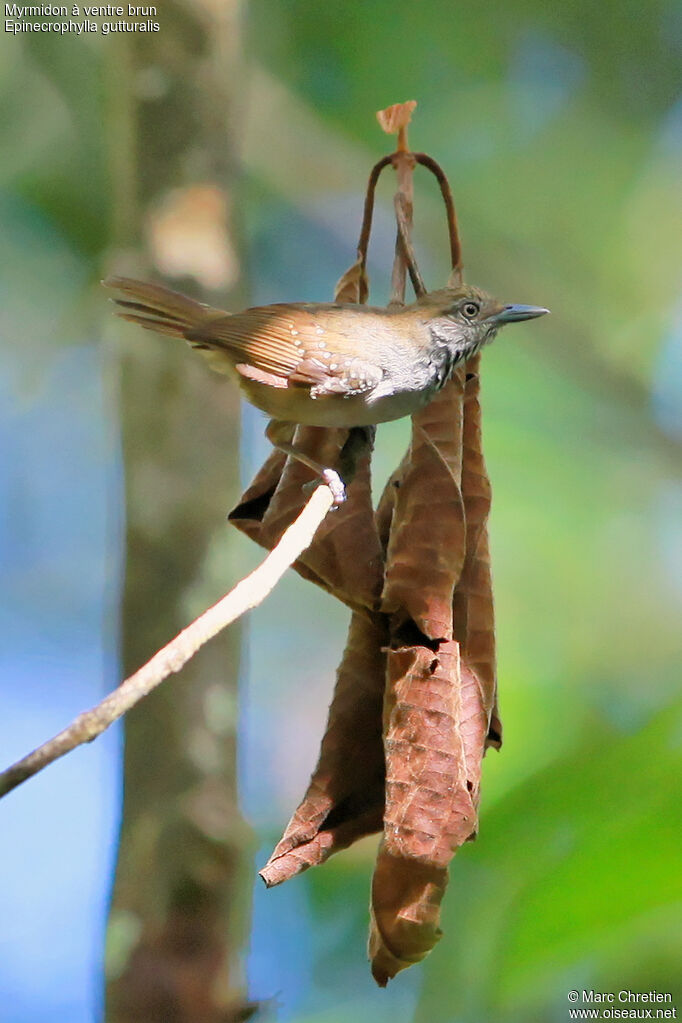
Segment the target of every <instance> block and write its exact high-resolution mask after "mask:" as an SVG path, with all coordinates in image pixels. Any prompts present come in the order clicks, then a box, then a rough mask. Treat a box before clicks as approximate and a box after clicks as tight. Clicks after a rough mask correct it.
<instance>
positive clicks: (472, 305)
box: [462, 302, 481, 320]
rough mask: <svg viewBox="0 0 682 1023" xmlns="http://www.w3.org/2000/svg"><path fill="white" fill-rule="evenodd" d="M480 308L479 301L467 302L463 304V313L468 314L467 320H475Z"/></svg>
mask: <svg viewBox="0 0 682 1023" xmlns="http://www.w3.org/2000/svg"><path fill="white" fill-rule="evenodd" d="M480 309H481V307H480V305H479V304H478V302H465V303H464V305H463V306H462V315H463V316H466V318H467V320H473V319H474V317H475V316H478V314H479V312H480Z"/></svg>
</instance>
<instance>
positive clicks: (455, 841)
mask: <svg viewBox="0 0 682 1023" xmlns="http://www.w3.org/2000/svg"><path fill="white" fill-rule="evenodd" d="M384 715H385V719H386V732H385V740H384V743H385V753H386V809H385V814H384V838H383V841H382V844H381V848H380V850H379V855H378V858H377V865H376V869H375V874H374V880H373V883H372V917H371V924H370V939H369V949H370V958H371V960H372V973H373V975H374V977H375V979H376V980H377V982H378V983H379V984H381V985H384V984H385V983H387V981H388V980H390V979H391V977H394V976H395V974H396V973H398V972H399V971H400V970H402V969H405V968H406V967H408V966H411V965H413V964H414V963H415V962H418V961H419V960H420V959H423V958H424V956H425V955H427V953H428V952H429V951H430V950H431V948H432V947H433V945H434V944H435V942H436V941H437V940H438V938H439V937H440V934H441V932H440V928H439V926H438V922H439V906H440V901H441V899H442V896H443V893H444V891H445V886H446V884H447V878H448V874H447V867H448V863H449V862H450V859H451V858H452V855H453V853H454V852H455V851H456V849H457V848H458V847H459V846H460V845H461V844H462V843H463V842H466V841H468V840H469V839H471V838H474V837H475V835H476V830H477V819H478V818H477V809H478V806H477V803H478V791H479V787H480V769H481V759H482V756H483V749H484V743H485V737H486V734H487V730H488V716H487V714H486V713H485V711H484V709H483V706H482V701H481V693H480V687H479V685H478V680H477V678H476V676H475V675H474V674H473V672H471V671H470V670H469V669H468V668H467V666H466V665H464V664H462V663H461V661H460V653H459V645H458V644H457V643H456V642H454V641H452V640H450V641H446V642H443V643H440V644H439V646H438V650H437V652H435V653H434V651H432V650H431V649H429V648H428V647H424V646H411V647H403V648H400V649H397V650H391V651H389V654H388V664H387V690H386V699H385V706H384Z"/></svg>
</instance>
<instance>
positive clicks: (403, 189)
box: [388, 133, 416, 306]
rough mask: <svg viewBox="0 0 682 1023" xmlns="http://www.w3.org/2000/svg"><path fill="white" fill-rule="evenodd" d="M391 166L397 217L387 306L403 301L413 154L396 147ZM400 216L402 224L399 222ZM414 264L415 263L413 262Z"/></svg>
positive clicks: (410, 223) (410, 212) (405, 138)
mask: <svg viewBox="0 0 682 1023" xmlns="http://www.w3.org/2000/svg"><path fill="white" fill-rule="evenodd" d="M402 144H403V146H407V136H406V133H403V136H402ZM393 166H394V167H395V171H396V178H397V185H398V187H397V189H396V198H397V197H400V198H399V200H398V201H397V202H395V211H396V217H397V219H398V225H397V234H396V243H395V259H394V260H393V273H392V274H391V299H390V301H389V303H388V304H389V306H400V305H403V304H404V302H405V282H406V278H407V273H406V271H407V258H406V253H405V248H404V242H405V241H407V242H408V243H409V241H410V235H411V231H412V199H413V195H414V192H413V186H412V177H413V172H414V156H413V155H412V153H410V152H409V151H407V149H397V150H396V151H395V153H394V154H393ZM400 216H402V218H403V221H402V225H401V222H400ZM415 266H416V264H415Z"/></svg>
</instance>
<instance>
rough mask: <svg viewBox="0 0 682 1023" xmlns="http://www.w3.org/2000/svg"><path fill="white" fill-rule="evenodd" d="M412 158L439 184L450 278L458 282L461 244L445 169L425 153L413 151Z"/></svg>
mask: <svg viewBox="0 0 682 1023" xmlns="http://www.w3.org/2000/svg"><path fill="white" fill-rule="evenodd" d="M413 155H414V158H415V160H416V161H417V163H420V164H421V165H422V167H426V169H427V170H430V171H431V173H432V174H433V175H434V176H435V178H436V180H437V181H438V184H439V185H440V191H441V195H442V196H443V202H444V203H445V209H446V212H447V218H448V232H449V235H450V260H451V263H452V275H451V278H450V280H451V281H452V282H453V283H454V281H455V279H456V280H457V281H458V282H461V280H462V245H461V242H460V239H459V228H458V225H457V212H456V210H455V201H454V199H453V198H452V190H451V188H450V183H449V181H448V179H447V175H446V174H445V171H444V170H443V168H442V167H441V165H440V164H439V163H437V162H436V160H434V159H433V157H432V156H429V155H428V154H427V153H414V154H413Z"/></svg>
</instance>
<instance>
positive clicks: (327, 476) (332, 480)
mask: <svg viewBox="0 0 682 1023" xmlns="http://www.w3.org/2000/svg"><path fill="white" fill-rule="evenodd" d="M320 483H323V484H324V486H325V487H329V489H330V490H331V492H332V496H333V498H334V504H333V505H332V511H334V509H335V508H338V507H339V505H341V504H343V503H344V501H345V500H346V487H345V485H344V482H343V480H342V479H341V477H340V476H339V474H338V472H336V470H335V469H321V470H320V478H319V479H318V480H311V481H310V483H304V484H303V487H302V488H301V489H302V490H303V493H304V494H305V495H306V497H308V496H309V495H310V494H312V492H313V490H316V489H317V487H319V485H320Z"/></svg>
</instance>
